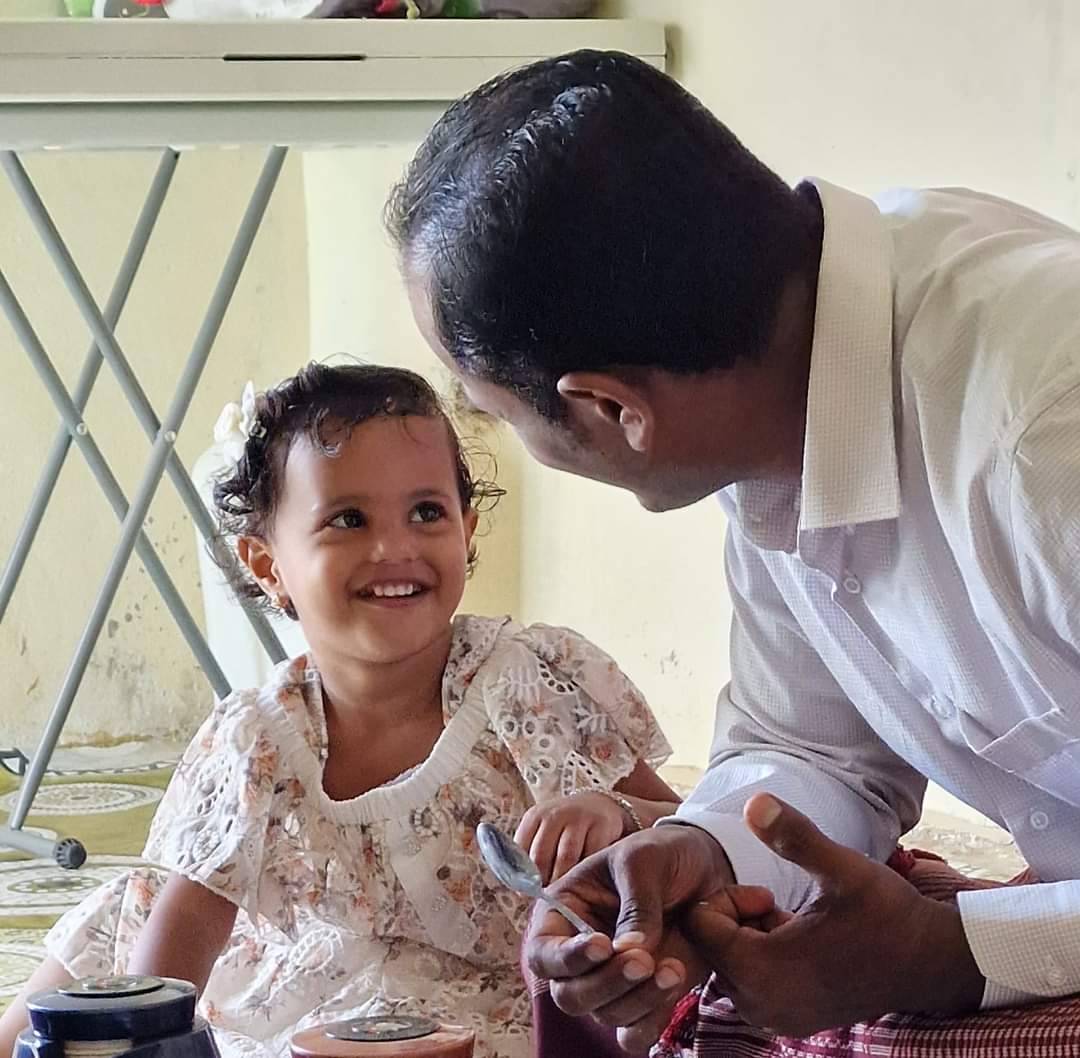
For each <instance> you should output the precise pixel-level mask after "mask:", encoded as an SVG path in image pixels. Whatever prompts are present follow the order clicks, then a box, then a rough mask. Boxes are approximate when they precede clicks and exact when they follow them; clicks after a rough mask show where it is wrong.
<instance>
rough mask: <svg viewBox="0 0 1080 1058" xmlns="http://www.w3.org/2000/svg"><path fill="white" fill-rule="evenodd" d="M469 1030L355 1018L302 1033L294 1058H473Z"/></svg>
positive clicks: (421, 1021)
mask: <svg viewBox="0 0 1080 1058" xmlns="http://www.w3.org/2000/svg"><path fill="white" fill-rule="evenodd" d="M474 1043H475V1038H474V1036H473V1033H472V1032H471V1031H470V1030H468V1029H463V1028H459V1027H457V1026H454V1025H439V1024H438V1023H437V1022H434V1021H431V1020H430V1019H428V1018H418V1017H411V1016H406V1015H401V1016H396V1015H387V1016H386V1017H374V1018H354V1019H353V1020H352V1021H336V1022H331V1023H329V1024H327V1025H320V1026H318V1027H317V1028H314V1029H306V1030H304V1031H303V1032H298V1033H297V1034H296V1035H295V1036H293V1038H292V1039H291V1040H290V1041H289V1047H290V1049H291V1051H292V1055H293V1058H472V1055H473V1046H474Z"/></svg>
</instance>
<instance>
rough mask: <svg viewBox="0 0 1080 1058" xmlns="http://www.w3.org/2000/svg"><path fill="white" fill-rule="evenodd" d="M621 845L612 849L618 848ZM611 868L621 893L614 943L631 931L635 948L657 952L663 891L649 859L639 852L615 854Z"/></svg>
mask: <svg viewBox="0 0 1080 1058" xmlns="http://www.w3.org/2000/svg"><path fill="white" fill-rule="evenodd" d="M619 848H620V846H619V845H615V846H613V849H616V850H617V849H619ZM608 870H609V871H610V873H611V880H612V882H613V883H614V886H615V889H616V891H617V892H618V894H619V917H618V919H616V922H615V934H614V938H613V939H614V942H615V944H616V947H618V945H619V939H620V938H621V937H625V935H626V934H628V933H632V934H634V937H633V938H632V940H631V943H632V944H633V946H634V947H637V948H644V949H645V950H646V951H649V952H654V951H656V949H657V946H658V945H659V943H660V937H661V936H662V935H663V932H664V895H665V894H664V891H663V886H662V883H661V882H660V880H659V879H657V878H656V877H655V875H654V874H653V871H652V870H651V867H650V864H649V863H648V861H647V860H645V861H640V860H639V858H638V857H637V856H636V855H633V854H629V855H621V856H620V855H618V854H617V853H616V854H615V855H612V857H611V859H610V861H609V864H608Z"/></svg>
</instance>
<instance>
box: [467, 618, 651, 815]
mask: <svg viewBox="0 0 1080 1058" xmlns="http://www.w3.org/2000/svg"><path fill="white" fill-rule="evenodd" d="M488 667H489V668H490V670H491V671H492V672H493V674H494V679H493V680H492V682H491V683H490V685H489V686H488V687H487V688H486V694H485V700H486V702H487V706H488V711H489V714H490V716H491V718H492V724H493V726H494V728H495V732H496V734H497V735H498V736H499V737H500V739H501V740H502V742H503V744H504V745H505V746H506V748H507V750H508V751H509V753H510V755H511V756H512V757H513V758H514V760H515V762H516V763H517V766H518V768H519V769H520V771H521V774H522V775H523V777H524V778H525V781H526V782H527V783H528V785H529V787H530V790H531V792H532V794H533V796H534V797H535V798H536V799H537V800H542V799H544V798H550V797H559V796H566V795H568V794H572V793H574V792H575V791H577V790H582V789H589V788H590V787H602V788H603V789H611V788H612V787H613V786H614V785H615V784H616V783H617V782H619V780H620V779H624V778H625V777H626V776H627V775H629V774H630V773H631V772H632V771H633V770H634V768H635V766H636V765H637V763H638V761H644V762H645V763H646V764H648V765H650V766H652V767H657V766H659V765H660V764H662V763H663V762H664V761H665V760H667V758H668V756H669V755H670V754H671V747H670V746H669V745H668V742H667V739H666V738H664V735H663V733H662V732H661V730H660V725H659V724H658V723H657V722H656V718H655V717H654V716H653V713H652V710H651V709H650V708H649V706H648V704H647V703H646V701H645V699H644V697H643V696H642V694H641V692H640V691H639V690H638V689H637V687H635V686H634V684H633V683H632V682H631V681H630V679H629V677H627V676H626V674H625V673H624V672H623V671H622V670H621V669H620V668H619V666H618V665H617V664H616V663H615V662H614V661H613V660H612V659H611V658H610V657H609V656H608V655H607V654H605V653H604V652H603V651H602V650H601V649H600V648H599V647H597V646H594V645H593V644H592V643H590V642H589V641H588V640H587V639H585V638H584V637H583V636H580V635H578V634H577V633H576V632H573V631H571V630H570V629H568V628H555V627H552V626H549V625H542V624H536V625H532V626H530V627H528V628H524V629H521V630H520V631H518V632H517V633H516V635H514V636H513V638H512V640H511V641H510V642H509V643H508V644H506V645H505V646H504V648H502V649H501V650H500V651H498V652H497V653H496V654H494V655H493V656H492V658H491V659H490V660H489V662H488Z"/></svg>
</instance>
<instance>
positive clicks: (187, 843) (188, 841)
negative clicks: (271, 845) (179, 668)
mask: <svg viewBox="0 0 1080 1058" xmlns="http://www.w3.org/2000/svg"><path fill="white" fill-rule="evenodd" d="M278 757H279V753H278V749H277V747H276V745H275V744H274V742H273V740H272V739H271V738H270V736H269V733H268V731H267V728H266V725H265V723H264V722H263V719H262V717H261V715H260V712H259V708H258V694H257V692H254V691H242V692H239V693H237V694H234V695H231V696H230V697H229V698H226V699H225V700H224V701H223V702H221V703H220V704H219V705H218V706H217V707H216V708H215V709H214V712H213V713H212V714H211V715H210V717H209V718H208V719H207V720H206V721H205V723H204V724H203V725H202V727H201V728H200V729H199V732H198V734H197V735H196V736H195V738H194V739H193V740H192V742H191V745H190V746H188V748H187V750H186V752H185V753H184V756H183V758H182V759H181V761H180V763H179V764H178V765H177V768H176V772H175V774H174V775H173V778H172V781H171V782H170V783H169V788H168V789H167V790H166V792H165V796H164V798H163V799H162V802H161V805H160V806H159V808H158V811H157V814H156V815H155V816H154V821H153V823H152V824H151V827H150V836H149V838H148V839H147V843H146V849H145V852H144V853H143V855H144V857H145V858H146V859H147V860H149V861H150V862H151V863H153V864H155V865H158V866H161V867H165V868H167V869H168V870H170V871H175V872H176V873H177V874H181V875H183V876H184V877H185V878H190V879H191V880H192V881H195V882H198V883H199V884H201V885H203V886H205V887H206V888H207V889H209V890H210V891H211V892H214V893H217V894H218V895H219V896H222V897H224V898H225V899H226V900H229V901H231V902H232V903H234V904H236V905H237V907H240V908H242V909H243V910H244V911H246V912H247V913H248V916H249V917H250V918H251V920H252V921H253V922H255V921H257V913H258V906H259V899H258V896H259V884H260V879H261V876H262V873H263V858H264V843H265V839H266V832H267V827H268V825H269V822H270V815H271V804H272V802H273V797H274V782H275V774H276V772H277V769H278Z"/></svg>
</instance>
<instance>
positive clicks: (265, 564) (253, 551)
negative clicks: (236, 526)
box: [236, 536, 288, 602]
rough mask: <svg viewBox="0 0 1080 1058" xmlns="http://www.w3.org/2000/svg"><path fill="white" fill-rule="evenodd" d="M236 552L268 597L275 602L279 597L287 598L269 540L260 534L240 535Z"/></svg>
mask: <svg viewBox="0 0 1080 1058" xmlns="http://www.w3.org/2000/svg"><path fill="white" fill-rule="evenodd" d="M236 553H237V554H238V555H239V556H240V561H241V562H243V563H244V565H245V566H247V568H248V570H249V571H250V573H251V575H252V576H253V577H254V578H255V581H256V583H257V584H258V585H259V587H260V588H262V590H263V591H264V592H265V593H266V595H267V596H268V597H269V598H270V599H272V600H274V601H275V602H277V601H278V600H279V599H281V598H288V590H287V589H286V587H285V582H284V581H283V580H282V579H281V571H280V570H279V569H278V565H277V563H276V562H275V561H274V553H273V551H272V550H271V547H270V543H269V541H267V540H264V539H263V538H262V537H261V536H241V537H240V538H239V539H238V540H237V541H236Z"/></svg>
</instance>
